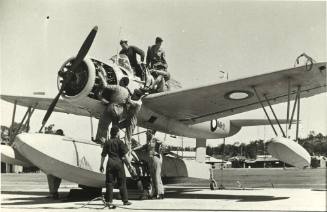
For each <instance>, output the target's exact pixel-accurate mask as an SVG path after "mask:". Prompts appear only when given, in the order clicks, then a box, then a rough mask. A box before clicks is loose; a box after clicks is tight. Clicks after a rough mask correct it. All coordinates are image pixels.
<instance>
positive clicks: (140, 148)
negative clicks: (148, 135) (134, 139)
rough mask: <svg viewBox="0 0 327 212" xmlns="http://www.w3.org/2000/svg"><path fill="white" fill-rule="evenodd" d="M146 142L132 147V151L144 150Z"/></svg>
mask: <svg viewBox="0 0 327 212" xmlns="http://www.w3.org/2000/svg"><path fill="white" fill-rule="evenodd" d="M147 146H148V145H147V144H144V145H141V146H137V147H135V148H134V149H133V151H145V150H146V148H147Z"/></svg>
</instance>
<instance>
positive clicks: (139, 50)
mask: <svg viewBox="0 0 327 212" xmlns="http://www.w3.org/2000/svg"><path fill="white" fill-rule="evenodd" d="M132 48H133V50H134V51H135V53H136V54H138V55H140V57H141V61H142V62H143V61H144V56H145V55H144V51H143V50H142V49H140V48H138V47H136V46H132Z"/></svg>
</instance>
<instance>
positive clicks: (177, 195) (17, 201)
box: [1, 188, 289, 206]
mask: <svg viewBox="0 0 327 212" xmlns="http://www.w3.org/2000/svg"><path fill="white" fill-rule="evenodd" d="M197 191H202V189H198V188H167V189H166V193H165V198H167V199H219V200H224V199H226V200H235V201H237V202H260V201H275V200H281V199H288V198H289V197H275V196H268V195H230V194H219V191H217V192H214V193H206V194H199V193H193V192H197ZM1 193H2V194H16V195H31V196H29V197H17V198H8V199H6V202H2V205H3V206H5V205H36V204H51V203H56V204H58V203H64V202H82V201H90V200H92V199H94V196H93V197H90V196H87V195H84V194H85V193H84V191H83V190H82V189H81V195H77V196H69V193H68V192H61V193H60V199H59V200H54V199H51V198H47V195H48V193H47V192H36V191H2V192H1ZM139 197H140V193H139V192H137V191H135V190H132V191H129V199H130V200H134V201H135V200H136V201H137V200H139ZM115 198H116V199H120V197H119V194H118V193H116V195H115ZM89 205H100V206H101V202H99V204H98V202H97V201H96V202H90V203H89Z"/></svg>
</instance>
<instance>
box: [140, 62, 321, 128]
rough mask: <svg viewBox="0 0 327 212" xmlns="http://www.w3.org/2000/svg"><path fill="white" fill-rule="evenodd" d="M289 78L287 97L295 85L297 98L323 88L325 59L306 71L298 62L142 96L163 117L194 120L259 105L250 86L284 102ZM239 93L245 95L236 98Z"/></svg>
mask: <svg viewBox="0 0 327 212" xmlns="http://www.w3.org/2000/svg"><path fill="white" fill-rule="evenodd" d="M289 82H290V88H291V94H292V95H291V99H295V96H296V95H295V93H296V92H297V88H298V86H301V98H302V97H309V96H313V95H315V94H318V93H322V92H326V63H316V64H314V65H313V67H312V69H311V70H309V71H308V70H307V67H305V66H301V67H296V68H291V69H286V70H281V71H276V72H272V73H268V74H262V75H258V76H253V77H248V78H243V79H238V80H233V81H228V82H224V83H218V84H213V85H207V86H202V87H196V88H191V89H183V90H178V91H171V92H164V93H158V94H152V95H149V96H147V97H145V98H143V104H144V105H145V106H146V107H148V108H150V109H152V110H154V111H156V112H157V113H160V114H162V115H165V116H167V117H170V118H173V119H177V120H179V121H183V122H186V123H188V124H195V123H200V122H204V121H208V120H212V119H215V118H221V117H226V116H230V115H233V114H238V113H241V112H245V111H249V110H254V109H257V108H259V107H261V106H260V103H259V101H258V99H257V97H256V94H255V92H254V89H253V87H255V89H256V90H257V92H258V95H259V97H260V99H261V100H264V94H265V95H266V97H267V98H268V100H269V101H270V103H271V104H277V103H281V102H286V101H287V99H288V85H289ZM234 92H238V94H236V93H234ZM233 93H234V94H233ZM242 96H243V97H245V96H248V97H247V98H244V99H238V98H240V97H242ZM231 97H234V99H232V98H231ZM266 105H267V104H266Z"/></svg>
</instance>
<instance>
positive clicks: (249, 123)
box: [230, 119, 296, 127]
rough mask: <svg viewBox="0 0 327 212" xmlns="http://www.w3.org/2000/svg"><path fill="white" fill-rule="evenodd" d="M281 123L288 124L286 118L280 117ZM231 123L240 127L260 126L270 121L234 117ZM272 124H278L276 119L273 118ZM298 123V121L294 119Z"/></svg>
mask: <svg viewBox="0 0 327 212" xmlns="http://www.w3.org/2000/svg"><path fill="white" fill-rule="evenodd" d="M278 121H279V123H280V124H286V123H287V120H286V119H279V120H278ZM230 122H231V124H233V125H235V126H239V127H247V126H260V125H269V124H270V123H269V121H268V120H267V119H234V120H231V121H230ZM271 122H272V124H277V121H276V120H271ZM293 123H296V121H293Z"/></svg>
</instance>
